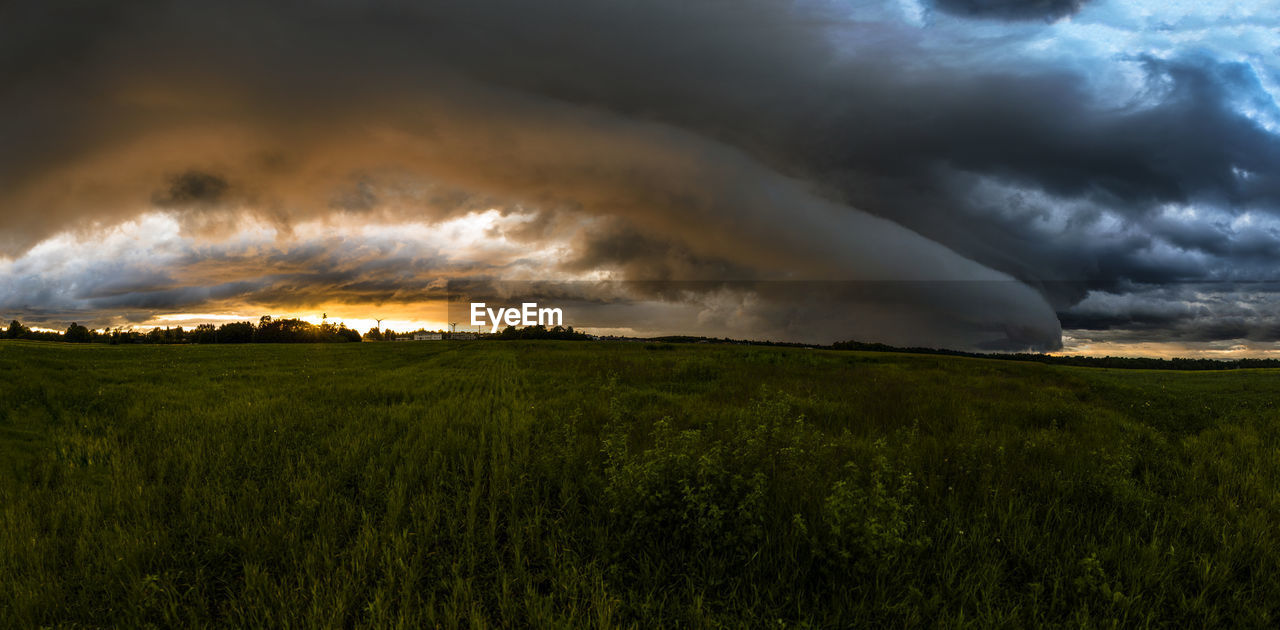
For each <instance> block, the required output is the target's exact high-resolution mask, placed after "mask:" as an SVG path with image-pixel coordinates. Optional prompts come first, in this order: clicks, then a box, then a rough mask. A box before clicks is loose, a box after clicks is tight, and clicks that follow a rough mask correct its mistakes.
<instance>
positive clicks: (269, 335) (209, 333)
mask: <svg viewBox="0 0 1280 630" xmlns="http://www.w3.org/2000/svg"><path fill="white" fill-rule="evenodd" d="M0 321H3V320H0ZM417 332H427V331H426V330H421V329H420V330H418V331H417ZM438 332H440V333H441V334H442V335H444V336H446V337H447V336H448V335H449V333H444V332H443V331H438ZM413 334H414V333H399V332H396V331H393V330H379V329H378V328H372V329H370V330H369V331H368V332H366V333H364V334H363V335H361V334H360V333H359V332H358V331H355V330H353V329H350V328H347V327H346V326H345V325H343V324H330V323H328V322H324V323H321V324H318V325H317V324H312V323H310V322H305V321H302V320H300V319H274V318H272V317H271V316H270V315H263V316H262V317H261V318H260V319H259V320H258V323H257V324H254V323H253V322H229V323H226V324H222V325H221V326H214V325H213V324H200V325H199V326H196V327H195V328H191V329H184V328H183V327H181V326H178V327H175V328H168V327H166V328H159V327H156V328H152V329H151V330H147V331H139V330H125V329H123V328H114V329H110V330H92V329H90V328H87V327H85V326H82V325H80V324H78V323H72V324H71V325H70V326H68V327H67V329H66V330H65V331H61V332H59V331H52V330H32V329H31V328H29V327H27V326H24V325H23V324H22V323H21V322H19V321H17V320H14V321H12V322H10V323H9V327H8V328H7V329H6V330H5V331H4V335H3V336H4V337H5V338H8V339H29V340H35V341H64V342H70V343H107V344H139V343H148V344H176V343H329V342H347V341H362V340H363V341H395V340H396V339H398V338H406V337H409V338H412V336H413ZM478 337H479V338H483V339H562V340H586V339H590V338H591V337H590V336H589V335H586V334H583V333H580V332H577V331H575V330H574V329H573V327H572V326H569V327H568V328H565V327H562V326H555V327H553V328H546V327H545V326H527V327H524V328H516V327H514V326H507V327H506V328H505V329H503V330H502V331H501V332H499V333H496V334H492V335H488V334H480V335H478Z"/></svg>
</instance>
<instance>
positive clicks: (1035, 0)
mask: <svg viewBox="0 0 1280 630" xmlns="http://www.w3.org/2000/svg"><path fill="white" fill-rule="evenodd" d="M1086 1H1087V0H933V5H934V6H935V7H937V8H939V9H941V10H943V11H946V12H947V13H951V14H954V15H959V16H963V17H971V18H996V19H1001V20H1050V21H1051V20H1056V19H1059V18H1063V17H1066V16H1068V15H1071V14H1073V13H1075V12H1077V11H1079V10H1080V7H1081V6H1083V5H1084V3H1085V2H1086Z"/></svg>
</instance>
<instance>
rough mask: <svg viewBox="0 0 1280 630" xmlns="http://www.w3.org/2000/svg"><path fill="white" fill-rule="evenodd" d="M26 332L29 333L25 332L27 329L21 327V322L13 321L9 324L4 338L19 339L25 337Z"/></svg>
mask: <svg viewBox="0 0 1280 630" xmlns="http://www.w3.org/2000/svg"><path fill="white" fill-rule="evenodd" d="M0 321H3V320H0ZM27 332H29V331H28V330H27V327H26V326H23V325H22V322H19V321H18V320H16V319H15V320H13V321H11V322H9V329H8V330H6V331H5V333H4V336H5V337H8V338H9V339H19V338H22V337H24V336H26V334H27Z"/></svg>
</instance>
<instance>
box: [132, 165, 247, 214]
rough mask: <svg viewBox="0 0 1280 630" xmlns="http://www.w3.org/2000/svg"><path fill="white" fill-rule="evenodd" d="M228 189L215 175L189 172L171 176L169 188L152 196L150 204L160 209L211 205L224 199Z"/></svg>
mask: <svg viewBox="0 0 1280 630" xmlns="http://www.w3.org/2000/svg"><path fill="white" fill-rule="evenodd" d="M230 187H231V186H230V184H228V183H227V180H225V179H223V178H221V177H219V176H217V175H214V174H212V173H205V172H202V171H198V170H189V171H185V172H183V173H179V174H177V175H173V176H171V177H170V178H169V186H168V187H167V188H166V189H164V190H161V191H157V192H156V193H155V194H153V195H152V197H151V202H152V203H154V204H155V205H157V206H160V207H162V208H174V207H178V208H181V207H186V206H192V205H213V204H217V203H218V202H220V201H223V200H224V199H225V197H226V196H227V191H228V189H229V188H230Z"/></svg>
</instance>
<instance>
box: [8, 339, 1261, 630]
mask: <svg viewBox="0 0 1280 630" xmlns="http://www.w3.org/2000/svg"><path fill="white" fill-rule="evenodd" d="M1277 394H1280V372H1276V371H1268V370H1240V371H1232V372H1213V373H1199V372H1157V371H1140V370H1127V371H1111V370H1095V369H1085V368H1075V367H1062V366H1049V365H1041V364H1033V363H1016V362H1000V361H991V360H982V359H967V358H956V357H942V356H912V355H900V354H883V353H856V352H834V351H819V350H804V349H780V348H758V347H745V346H714V345H707V344H702V345H668V344H640V343H569V342H519V341H516V342H472V343H465V342H420V343H405V344H303V345H239V346H237V345H231V346H196V345H186V346H109V345H72V344H47V343H37V342H23V341H7V342H0V626H3V627H28V626H37V625H49V626H120V627H141V626H145V625H148V624H155V625H158V626H166V627H168V626H192V627H198V626H205V625H214V624H217V625H233V626H241V627H282V626H291V627H299V626H301V627H344V626H375V627H391V626H398V627H436V626H439V627H446V628H447V627H487V626H526V627H575V628H576V627H592V626H596V627H667V626H685V627H717V626H725V627H743V626H747V627H765V626H767V627H850V626H853V627H863V626H865V627H880V626H888V627H914V626H920V625H937V626H944V627H965V626H990V625H1001V626H1010V627H1018V626H1030V625H1037V624H1039V625H1063V626H1071V627H1078V626H1081V625H1090V626H1092V625H1096V626H1104V627H1107V626H1113V625H1121V626H1147V625H1167V626H1174V627H1200V626H1236V627H1239V626H1244V627H1261V626H1272V625H1274V624H1275V623H1276V620H1277V615H1280V571H1277V569H1280V530H1278V529H1277V527H1276V525H1275V524H1276V523H1277V522H1278V518H1280V492H1278V491H1280V458H1277V457H1276V454H1277V452H1278V451H1277V449H1278V448H1280V416H1278V412H1277V408H1276V402H1277V400H1280V397H1278V396H1277Z"/></svg>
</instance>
